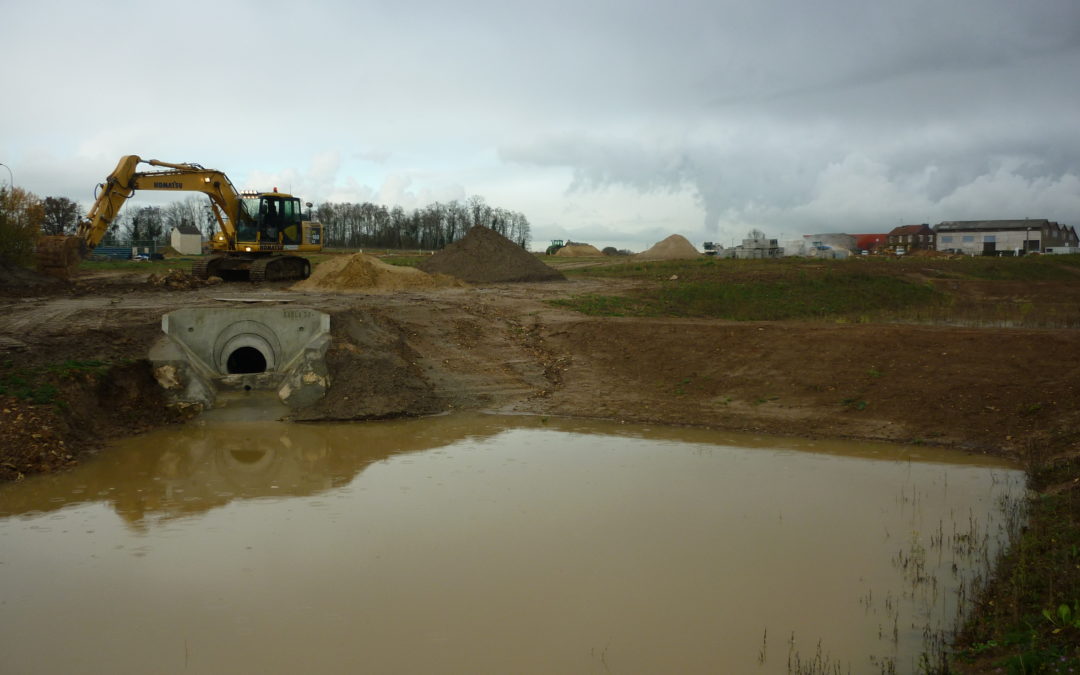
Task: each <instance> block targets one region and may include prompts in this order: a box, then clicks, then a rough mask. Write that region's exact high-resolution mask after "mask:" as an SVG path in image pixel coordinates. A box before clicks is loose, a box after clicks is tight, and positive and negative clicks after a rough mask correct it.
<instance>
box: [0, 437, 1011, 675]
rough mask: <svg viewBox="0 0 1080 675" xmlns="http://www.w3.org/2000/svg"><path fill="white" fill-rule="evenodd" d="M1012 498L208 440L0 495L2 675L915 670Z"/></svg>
mask: <svg viewBox="0 0 1080 675" xmlns="http://www.w3.org/2000/svg"><path fill="white" fill-rule="evenodd" d="M1022 492H1023V478H1022V474H1021V473H1020V472H1019V471H1017V470H1016V469H1015V468H1014V467H1010V466H1008V465H1006V464H1003V463H999V462H995V461H993V460H987V459H986V458H981V457H980V458H972V457H968V456H964V455H962V454H957V453H949V452H941V451H937V450H932V449H926V448H900V447H895V446H884V445H867V444H842V443H820V442H817V443H815V442H810V441H791V440H781V439H768V438H760V437H751V436H745V437H737V436H733V435H730V434H719V433H714V432H707V431H701V430H687V429H670V428H651V429H650V428H643V427H630V426H624V425H611V424H592V423H582V422H576V421H575V422H569V421H558V420H541V419H536V418H508V417H485V416H469V417H442V418H433V419H426V420H414V421H395V422H380V423H368V424H351V425H345V424H341V425H322V426H307V425H287V424H283V423H278V422H273V421H259V420H256V421H239V422H238V421H219V420H217V419H215V418H213V417H210V418H206V420H205V421H203V422H202V423H199V424H196V425H193V426H190V427H186V428H183V429H172V430H164V431H161V432H158V433H153V434H149V435H146V436H141V437H138V438H133V439H130V440H128V441H126V442H123V443H120V444H118V445H117V446H116V447H114V448H111V449H109V450H108V451H106V452H104V453H103V454H102V455H101V456H100V457H99V458H97V459H96V460H95V461H92V462H90V463H87V464H86V465H84V466H82V467H80V468H79V469H77V470H76V471H74V472H71V473H68V474H64V475H59V476H51V477H42V478H38V479H34V480H27V481H25V482H23V483H19V484H11V485H7V486H3V488H2V489H0V610H2V611H0V653H2V654H3V657H2V659H3V670H4V671H5V672H13V673H14V672H18V673H80V672H85V673H101V672H109V673H150V672H153V673H227V672H228V673H239V672H246V673H256V672H257V673H300V672H312V673H314V672H318V673H356V672H368V673H659V672H681V673H776V672H781V673H782V672H788V670H789V667H791V666H793V665H794V664H795V663H796V662H799V663H802V664H804V665H806V664H810V663H813V662H816V663H819V664H825V665H837V666H839V667H840V668H841V669H842V671H843V672H847V671H848V670H849V669H850V671H851V672H877V671H878V670H879V669H880V668H881V667H882V664H885V665H888V664H889V663H895V665H896V667H897V669H898V671H899V672H908V671H910V670H913V669H915V667H916V664H917V659H918V657H919V654H920V653H921V651H922V649H923V648H924V647H923V631H924V628H925V627H926V626H931V627H942V626H945V627H947V626H949V625H951V624H952V621H953V620H954V619H955V615H956V612H957V605H958V602H959V601H961V600H962V599H963V598H964V597H965V596H966V595H967V594H968V593H969V592H970V588H971V585H972V583H973V577H974V576H975V575H977V574H982V573H984V571H985V567H986V564H987V561H988V560H989V559H991V558H992V556H993V555H994V553H995V551H996V548H997V547H998V546H999V545H1000V542H1001V541H1003V538H1004V536H1005V527H1006V523H1007V521H1008V520H1009V518H1012V520H1013V521H1015V520H1016V518H1017V517H1018V516H1019V511H1018V508H1019V507H1018V506H1017V504H1019V502H1020V498H1021V497H1022Z"/></svg>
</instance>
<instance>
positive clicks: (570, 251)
mask: <svg viewBox="0 0 1080 675" xmlns="http://www.w3.org/2000/svg"><path fill="white" fill-rule="evenodd" d="M555 255H558V256H563V257H564V258H588V257H594V256H595V257H599V256H602V255H604V254H603V253H602V252H601V251H600V249H598V248H596V247H595V246H593V245H592V244H571V245H569V246H563V247H562V248H560V249H559V250H558V251H556V252H555Z"/></svg>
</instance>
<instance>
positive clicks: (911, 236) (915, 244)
mask: <svg viewBox="0 0 1080 675" xmlns="http://www.w3.org/2000/svg"><path fill="white" fill-rule="evenodd" d="M888 245H889V247H891V248H900V247H902V248H905V249H907V250H909V251H913V250H915V249H923V250H927V251H933V250H936V248H937V247H936V244H935V237H934V230H933V228H931V227H930V225H929V224H927V223H922V224H921V225H901V226H900V227H894V228H893V229H892V231H891V232H889V239H888Z"/></svg>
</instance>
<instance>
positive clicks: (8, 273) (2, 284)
mask: <svg viewBox="0 0 1080 675" xmlns="http://www.w3.org/2000/svg"><path fill="white" fill-rule="evenodd" d="M61 283H63V282H61V281H60V280H59V279H56V278H53V277H50V276H47V275H45V274H41V273H40V272H36V271H34V270H31V269H27V268H25V267H22V266H20V265H16V264H15V263H12V262H8V261H7V260H4V259H3V258H0V291H5V292H8V293H11V292H18V291H21V290H26V289H41V288H46V287H51V286H57V285H59V284H61Z"/></svg>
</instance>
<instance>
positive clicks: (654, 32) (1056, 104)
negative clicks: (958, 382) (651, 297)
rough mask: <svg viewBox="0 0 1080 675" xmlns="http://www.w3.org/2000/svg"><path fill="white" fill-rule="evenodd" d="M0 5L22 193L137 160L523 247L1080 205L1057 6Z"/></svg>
mask: <svg viewBox="0 0 1080 675" xmlns="http://www.w3.org/2000/svg"><path fill="white" fill-rule="evenodd" d="M8 10H9V11H7V12H5V16H4V19H5V20H4V22H3V23H2V24H0V42H3V44H5V47H6V48H7V49H8V51H9V53H10V54H11V63H12V64H17V67H14V66H13V67H10V68H8V69H5V75H4V83H5V90H7V91H16V92H34V94H33V95H24V96H19V97H13V98H12V100H11V101H10V102H8V104H7V105H5V106H0V128H2V129H4V130H5V133H4V134H2V135H0V161H3V162H4V163H5V164H11V165H14V166H15V167H16V168H15V171H16V175H17V180H18V181H19V182H20V183H21V184H23V185H24V186H26V187H29V188H31V189H34V190H35V191H37V192H39V193H40V194H68V195H69V196H72V197H73V198H78V199H80V200H82V199H84V196H83V195H84V194H85V193H87V192H89V189H90V187H92V185H93V184H94V183H95V182H97V181H100V180H101V179H102V178H103V177H104V174H105V173H106V172H107V171H108V170H109V169H110V168H111V167H112V165H113V164H114V163H115V161H116V159H117V158H118V157H119V155H121V154H128V153H136V154H140V155H144V156H156V157H158V158H161V159H165V160H170V161H196V162H200V163H203V164H206V165H209V166H215V167H217V168H222V169H224V170H227V171H228V172H229V173H230V175H232V176H233V177H234V179H236V180H237V181H238V182H240V183H244V184H247V183H248V182H249V181H257V180H288V181H290V182H291V183H292V184H293V185H296V186H300V187H302V188H303V189H304V190H305V196H308V197H310V198H313V199H315V200H319V199H330V198H333V199H347V198H368V197H370V198H382V199H387V200H390V199H402V200H408V201H410V202H416V201H419V200H423V199H425V198H428V197H432V198H448V197H451V196H454V195H461V196H467V195H470V194H481V195H484V196H486V197H488V199H489V201H490V202H491V203H498V204H499V205H501V206H505V207H507V208H512V209H522V210H525V212H526V215H528V216H529V218H530V220H531V221H532V222H533V227H534V231H535V233H536V238H537V239H538V240H541V241H542V240H544V239H547V238H548V237H549V234H550V235H552V236H577V233H579V232H581V233H592V234H590V236H593V235H595V236H598V237H600V236H602V237H606V238H608V239H609V240H610V241H612V242H616V241H617V242H620V245H621V244H622V243H626V244H628V245H630V244H632V243H635V244H637V245H647V244H650V243H652V242H651V241H649V240H650V239H652V238H654V237H656V238H662V237H659V235H661V234H663V232H665V231H667V232H668V233H670V232H672V231H680V232H683V233H691V232H693V233H702V234H704V233H705V232H708V231H713V232H725V233H727V232H730V233H734V234H736V235H738V236H741V235H742V234H744V232H745V229H747V228H748V227H751V226H753V227H762V228H765V229H770V228H773V229H777V230H781V229H782V230H783V231H786V232H788V233H793V232H795V231H809V230H811V229H820V228H827V229H861V230H869V231H874V230H880V229H888V228H889V227H890V226H891V225H894V224H896V221H897V220H898V219H906V220H909V221H915V222H924V221H925V222H933V221H936V220H948V219H959V218H965V217H977V218H987V217H998V216H1000V217H1017V216H1019V217H1023V216H1025V215H1027V216H1030V217H1048V218H1054V219H1057V220H1061V221H1063V222H1073V223H1075V221H1076V214H1077V213H1078V212H1080V211H1078V207H1077V203H1076V202H1077V192H1076V186H1075V185H1076V177H1077V176H1078V175H1080V166H1078V163H1080V122H1078V121H1077V118H1076V115H1075V111H1076V110H1078V109H1080V89H1078V88H1077V87H1075V86H1074V80H1075V73H1076V72H1080V5H1077V3H1076V2H1075V0H1037V1H1036V2H1030V3H1016V2H1014V1H1013V0H953V1H951V2H945V3H943V2H940V1H937V2H931V1H929V0H906V1H905V2H899V3H885V4H883V3H867V2H863V1H861V0H860V1H856V0H823V1H822V2H816V3H805V2H797V1H795V0H760V1H758V2H754V3H746V2H741V1H735V0H728V1H717V0H675V1H674V2H670V3H656V2H654V1H652V0H650V1H648V2H646V1H645V0H619V1H615V0H601V1H598V2H589V3H578V2H569V1H568V0H553V2H545V3H536V2H525V1H524V0H501V1H495V0H484V1H471V2H463V3H449V4H448V3H440V2H432V1H431V0H409V1H406V2H393V3H391V2H375V1H362V2H345V1H343V0H342V1H338V0H313V1H312V2H309V3H306V4H304V5H303V6H302V7H300V6H296V5H295V4H294V5H286V4H285V3H283V2H276V1H275V2H271V3H264V2H260V3H256V2H237V3H228V4H227V5H223V6H222V7H220V8H219V11H220V15H219V20H216V21H214V22H207V21H205V20H204V18H203V16H202V15H199V14H197V13H177V12H175V11H172V10H171V9H170V8H169V7H167V6H164V5H146V4H144V5H139V6H134V5H131V4H130V3H127V2H120V1H119V0H103V3H98V4H96V5H92V6H91V5H87V4H86V3H79V2H75V1H74V0H71V1H70V2H64V1H53V2H41V3H22V4H21V5H18V6H13V7H11V8H8ZM282 13H285V14H287V15H288V17H289V20H288V21H287V22H283V21H282V19H281V17H282V16H283V14H282ZM73 35H96V36H124V38H123V39H102V40H94V41H93V44H86V43H85V42H83V41H79V40H72V36H73ZM268 36H269V37H268ZM268 39H270V40H271V43H273V40H275V39H276V40H279V41H281V40H284V44H288V45H289V48H284V47H283V48H281V49H268V48H267V47H266V44H267V42H266V41H267V40H268ZM294 47H295V48H294ZM271 91H273V93H274V96H272V97H271V96H270V93H271ZM616 194H617V195H618V198H616V196H615V195H616ZM1021 211H1023V213H1020V212H1021ZM597 243H600V244H603V243H604V242H603V241H599V242H597Z"/></svg>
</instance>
